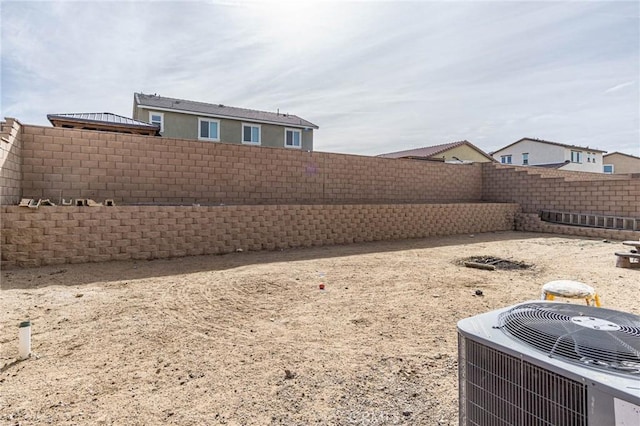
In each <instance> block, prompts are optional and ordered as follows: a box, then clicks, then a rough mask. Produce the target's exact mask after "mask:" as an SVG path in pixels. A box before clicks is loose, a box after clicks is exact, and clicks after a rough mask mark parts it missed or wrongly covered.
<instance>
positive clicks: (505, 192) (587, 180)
mask: <svg viewBox="0 0 640 426" xmlns="http://www.w3.org/2000/svg"><path fill="white" fill-rule="evenodd" d="M482 167H483V172H482V181H483V184H482V199H483V201H487V202H508V203H518V204H520V205H521V206H522V211H523V212H525V213H538V212H539V211H540V210H555V211H563V212H574V213H583V214H597V215H610V216H623V217H635V218H640V178H638V177H632V176H630V175H626V176H610V175H598V174H594V173H579V172H560V171H558V170H556V171H554V173H552V174H547V173H545V174H544V175H541V174H540V172H539V171H538V170H533V169H532V168H526V167H518V168H514V167H504V166H501V165H498V164H490V163H485V164H483V165H482Z"/></svg>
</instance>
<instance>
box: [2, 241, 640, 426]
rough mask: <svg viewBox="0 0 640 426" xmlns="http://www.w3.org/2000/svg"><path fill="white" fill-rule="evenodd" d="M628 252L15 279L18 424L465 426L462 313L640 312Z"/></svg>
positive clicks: (463, 245) (569, 248) (48, 273)
mask: <svg viewBox="0 0 640 426" xmlns="http://www.w3.org/2000/svg"><path fill="white" fill-rule="evenodd" d="M621 249H622V246H621V244H619V242H611V243H607V242H603V241H602V240H586V239H577V238H567V237H559V236H553V235H545V234H529V233H516V232H503V233H490V234H481V235H475V236H470V235H464V236H457V237H447V238H432V239H423V240H410V241H401V242H385V243H367V244H356V245H349V246H338V247H322V248H311V249H299V250H288V251H279V252H244V253H233V254H228V255H223V256H206V257H192V258H183V259H172V260H153V261H136V262H134V261H131V262H112V263H104V264H84V265H63V266H60V265H59V266H51V267H42V268H37V269H28V270H11V271H3V272H2V292H0V314H1V315H0V326H1V328H0V366H1V370H0V424H21V425H39V424H55V425H60V424H68V425H70V424H118V425H124V424H127V425H150V424H161V423H162V424H164V423H166V424H180V425H194V424H211V425H216V424H230V425H267V424H275V425H279V424H283V425H312V424H319V425H351V424H357V425H382V424H385V425H386V424H415V425H455V424H457V421H458V418H457V411H458V409H457V408H458V407H457V403H458V402H457V401H458V395H457V388H458V386H457V346H456V345H457V335H456V322H457V321H458V320H459V319H461V318H465V317H468V316H472V315H475V314H478V313H481V312H485V311H488V310H493V309H496V308H499V307H504V306H508V305H511V304H514V303H517V302H522V301H525V300H531V299H537V298H539V296H540V288H541V286H542V284H544V283H545V282H547V281H551V280H555V279H574V280H578V281H582V282H586V283H589V284H591V285H593V286H594V287H595V288H596V289H597V290H598V292H599V293H600V294H601V295H602V298H603V303H604V306H605V307H610V308H614V309H619V310H624V311H627V312H633V313H635V314H640V292H639V291H638V290H639V282H640V270H629V269H620V268H615V256H614V254H613V253H614V252H615V251H619V250H621ZM470 256H492V257H499V258H504V259H508V260H514V261H521V262H525V263H527V264H530V265H532V267H531V268H529V269H523V270H496V271H486V270H480V269H471V268H466V267H464V266H462V265H461V264H460V263H459V260H460V259H463V258H467V257H470ZM320 283H324V284H325V286H326V287H325V290H324V291H323V290H320V289H319V284H320ZM476 290H481V291H482V293H483V295H482V296H478V295H476ZM575 303H580V302H575ZM26 319H30V320H31V321H32V324H33V325H32V335H33V340H32V341H33V344H32V350H33V353H32V357H31V358H30V359H28V360H25V361H21V362H19V361H16V359H17V356H18V338H17V337H18V324H19V322H20V321H23V320H26Z"/></svg>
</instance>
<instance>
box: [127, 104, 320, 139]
mask: <svg viewBox="0 0 640 426" xmlns="http://www.w3.org/2000/svg"><path fill="white" fill-rule="evenodd" d="M133 118H134V119H135V120H140V121H145V122H147V123H151V124H157V125H159V126H160V134H161V135H162V136H164V137H169V138H182V139H197V140H201V141H207V142H227V143H238V144H246V145H261V146H269V147H280V148H293V149H303V150H305V151H312V150H313V130H314V129H318V126H316V125H315V124H313V123H311V122H309V121H307V120H304V119H302V118H300V117H298V116H295V115H292V114H281V113H280V112H265V111H256V110H251V109H244V108H236V107H230V106H226V105H222V104H217V105H216V104H208V103H204V102H195V101H188V100H184V99H174V98H166V97H163V96H157V95H146V94H143V93H134V95H133Z"/></svg>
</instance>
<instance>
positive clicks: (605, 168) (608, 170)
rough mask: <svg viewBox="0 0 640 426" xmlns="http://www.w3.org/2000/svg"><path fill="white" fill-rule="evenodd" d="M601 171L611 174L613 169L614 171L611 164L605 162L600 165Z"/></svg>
mask: <svg viewBox="0 0 640 426" xmlns="http://www.w3.org/2000/svg"><path fill="white" fill-rule="evenodd" d="M602 171H603V172H605V173H606V174H608V175H611V174H613V171H614V168H613V164H605V165H604V166H602Z"/></svg>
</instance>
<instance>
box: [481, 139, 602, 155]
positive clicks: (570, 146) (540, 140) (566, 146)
mask: <svg viewBox="0 0 640 426" xmlns="http://www.w3.org/2000/svg"><path fill="white" fill-rule="evenodd" d="M522 141H534V142H540V143H545V144H547V145H556V146H562V147H564V148H577V149H580V150H585V151H593V152H607V151H603V150H601V149H596V148H589V147H588V146H578V145H569V144H566V143H560V142H551V141H546V140H544V139H536V138H522V139H519V140H517V141H515V142H513V143H510V144H509V145H507V146H504V147H502V148H500V149H498V150H496V151H493V152H492V153H491V155H493V154H495V153H497V152H500V151H502V150H505V149H507V148H509V147H511V146H513V145H515V144H517V143H520V142H522Z"/></svg>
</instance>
